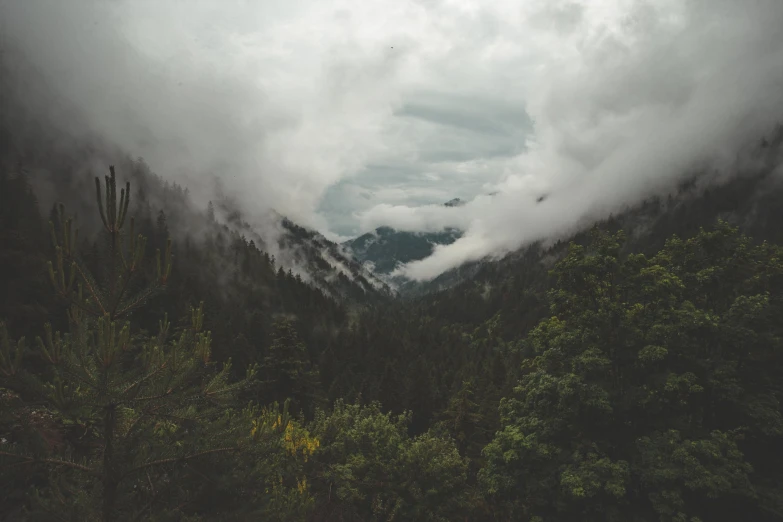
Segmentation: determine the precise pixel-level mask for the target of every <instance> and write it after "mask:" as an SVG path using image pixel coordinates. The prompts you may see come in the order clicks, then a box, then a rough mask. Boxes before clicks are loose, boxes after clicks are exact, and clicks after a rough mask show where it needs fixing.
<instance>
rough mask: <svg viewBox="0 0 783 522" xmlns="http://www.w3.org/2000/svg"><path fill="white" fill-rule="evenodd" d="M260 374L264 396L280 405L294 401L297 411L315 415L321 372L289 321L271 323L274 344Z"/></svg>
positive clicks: (264, 360) (280, 319) (283, 318)
mask: <svg viewBox="0 0 783 522" xmlns="http://www.w3.org/2000/svg"><path fill="white" fill-rule="evenodd" d="M261 375H262V376H263V379H264V392H265V394H264V396H265V397H268V398H271V399H273V400H276V401H278V402H283V401H285V400H286V399H291V405H292V408H294V409H295V411H296V410H299V409H305V410H307V411H309V412H312V406H314V405H316V404H317V403H318V402H320V400H321V390H320V388H321V385H320V380H319V376H318V370H317V368H315V367H314V366H313V364H312V363H311V361H310V358H309V354H308V353H307V348H306V347H305V345H304V343H302V341H301V340H300V338H299V334H298V333H297V332H296V329H295V328H294V325H293V323H292V321H291V320H290V319H288V318H285V317H280V318H278V319H276V320H275V321H274V323H273V324H272V344H271V345H270V346H269V348H268V350H267V353H266V355H265V356H264V359H263V362H262V364H261Z"/></svg>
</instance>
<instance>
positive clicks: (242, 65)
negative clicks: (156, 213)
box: [0, 0, 783, 280]
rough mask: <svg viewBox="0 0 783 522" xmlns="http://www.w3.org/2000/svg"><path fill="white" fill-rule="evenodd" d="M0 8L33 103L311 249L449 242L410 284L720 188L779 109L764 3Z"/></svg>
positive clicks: (33, 4)
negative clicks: (352, 240) (321, 240)
mask: <svg viewBox="0 0 783 522" xmlns="http://www.w3.org/2000/svg"><path fill="white" fill-rule="evenodd" d="M0 18H1V19H2V20H3V22H2V27H0V31H2V46H3V48H4V50H7V52H14V53H19V54H20V55H21V56H23V57H24V59H25V60H28V61H29V63H30V64H31V65H32V67H33V68H34V69H35V71H36V75H38V76H36V80H35V81H37V82H44V83H45V84H46V85H47V89H49V90H50V91H51V92H52V93H55V95H53V96H49V97H46V98H43V97H41V96H40V94H39V93H38V92H37V91H34V90H31V91H30V92H29V94H28V95H29V99H28V100H26V103H27V104H28V105H29V106H31V107H35V108H36V110H38V111H40V113H41V114H44V115H46V116H47V117H48V118H50V119H54V120H56V122H57V124H58V128H60V129H61V130H62V132H67V133H70V134H72V135H74V136H78V135H86V134H92V135H97V136H100V137H101V138H102V139H103V140H105V141H106V142H107V143H110V144H112V145H113V146H116V147H118V148H119V149H121V150H123V151H125V152H126V153H127V154H129V155H131V156H133V157H136V156H141V157H143V158H145V160H146V161H147V162H148V163H149V164H150V166H151V167H152V169H153V170H154V171H155V172H157V173H158V174H160V175H161V176H162V177H163V178H164V179H166V180H169V181H173V182H177V183H180V184H182V185H184V186H187V187H188V188H189V189H190V191H191V194H192V195H193V196H194V198H195V199H196V201H197V202H198V203H199V204H202V205H206V201H207V200H208V199H211V198H213V197H214V196H215V193H216V192H215V191H216V190H217V189H216V187H219V190H220V192H221V193H222V194H225V195H226V196H227V197H230V198H232V199H233V200H235V201H237V202H238V204H239V205H240V206H241V207H242V211H243V215H244V216H245V219H246V220H247V221H249V222H250V223H251V224H253V225H256V224H261V223H263V222H264V220H265V219H267V218H266V217H265V216H268V215H269V212H270V211H271V210H274V211H276V212H277V213H279V214H281V215H284V216H287V217H289V218H290V219H291V220H293V221H294V222H296V223H299V224H301V225H303V226H307V227H311V228H314V229H317V230H319V231H320V232H322V233H323V234H324V235H325V236H326V237H328V238H330V239H341V238H344V237H346V236H349V235H353V234H356V233H359V232H362V231H367V230H371V229H373V228H375V227H377V226H381V225H387V226H392V227H395V228H398V229H401V230H410V231H428V230H438V229H441V228H443V227H445V226H456V227H459V228H461V229H462V230H464V231H465V234H464V236H463V237H462V238H461V239H459V240H458V241H456V242H455V243H453V244H451V245H448V246H441V247H438V248H437V249H436V250H435V252H434V254H433V255H432V256H431V257H429V258H427V259H425V260H423V261H420V262H414V263H411V264H409V265H407V266H405V267H403V268H401V269H400V271H399V273H400V274H402V275H405V276H407V277H410V278H412V279H417V280H426V279H431V278H433V277H435V276H437V275H438V274H440V273H442V272H444V271H446V270H448V269H450V268H454V267H456V266H459V265H460V264H462V263H464V262H467V261H472V260H477V259H481V258H484V257H486V256H494V257H497V256H500V255H503V254H504V253H506V252H509V251H512V250H514V249H516V248H519V247H520V246H523V245H524V244H526V243H529V242H532V241H536V240H538V239H542V238H545V237H553V236H559V235H563V234H565V233H567V232H568V231H570V230H573V229H574V228H575V227H577V226H579V225H580V224H583V223H584V222H585V220H586V219H597V218H600V217H602V216H605V215H608V214H609V213H611V212H615V211H617V210H619V209H621V208H623V207H624V206H626V205H629V204H632V203H633V202H635V201H638V200H640V199H642V198H644V197H645V196H647V195H649V194H652V193H656V192H665V191H666V190H668V189H670V188H671V187H672V186H673V185H674V184H676V183H677V182H678V181H680V180H681V179H682V178H683V177H684V176H689V175H692V174H693V173H694V172H704V173H709V174H710V175H711V176H716V175H717V176H718V177H720V175H721V174H725V173H727V172H731V171H733V169H735V168H736V158H737V154H738V152H739V151H740V150H742V149H743V147H745V146H746V145H747V144H748V143H750V142H752V141H753V140H759V139H761V137H763V136H764V135H765V134H766V133H768V132H769V131H770V130H771V129H772V128H773V127H774V125H775V124H776V123H778V122H779V121H781V116H783V114H781V113H783V41H781V38H780V36H779V32H780V27H783V3H781V2H779V1H777V0H753V1H748V2H736V1H730V0H712V1H709V2H707V1H706V0H660V1H655V2H653V1H647V2H645V1H640V0H603V1H587V0H583V1H554V2H552V1H544V0H530V1H527V2H521V3H520V2H514V1H499V2H493V3H491V4H487V5H483V4H479V3H476V2H473V1H469V0H464V1H457V0H428V1H421V2H417V1H402V2H393V3H392V2H380V1H377V2H376V1H364V2H357V1H348V0H330V1H324V2H304V1H290V2H286V3H285V4H283V3H272V2H244V1H225V2H201V1H193V2H190V1H188V2H186V1H174V0H171V1H167V2H154V3H153V2H134V1H130V0H113V1H111V2H106V1H97V0H69V1H67V2H65V1H57V0H51V1H46V0H39V1H22V0H0ZM17 73H18V74H20V75H26V74H28V73H27V72H25V71H21V70H20V71H17ZM64 107H67V108H69V109H68V110H65V109H64ZM216 180H219V183H218V182H217V181H216ZM487 194H493V195H491V196H489V195H487ZM544 195H545V196H546V198H545V199H543V200H542V201H541V202H537V200H538V199H539V198H540V197H541V196H544ZM452 197H461V198H462V199H463V200H468V201H469V203H468V204H467V205H464V206H461V207H444V206H443V205H442V203H443V202H445V201H447V200H449V199H451V198H452ZM259 226H261V225H259Z"/></svg>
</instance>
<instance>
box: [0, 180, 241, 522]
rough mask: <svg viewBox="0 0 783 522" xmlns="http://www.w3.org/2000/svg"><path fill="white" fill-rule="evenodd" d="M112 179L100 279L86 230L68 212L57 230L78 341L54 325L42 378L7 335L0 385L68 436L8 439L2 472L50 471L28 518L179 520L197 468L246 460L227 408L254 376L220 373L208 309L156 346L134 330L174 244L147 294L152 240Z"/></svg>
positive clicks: (57, 269)
mask: <svg viewBox="0 0 783 522" xmlns="http://www.w3.org/2000/svg"><path fill="white" fill-rule="evenodd" d="M110 172H111V175H110V176H106V178H105V186H104V187H103V191H105V198H104V197H102V187H101V183H100V180H99V179H98V178H96V180H95V184H96V189H97V200H98V208H99V211H100V216H101V220H102V223H103V232H104V235H105V239H106V241H105V242H104V245H103V246H104V247H105V249H104V250H105V251H104V255H103V257H102V258H101V259H102V264H101V266H100V271H99V272H100V273H99V274H93V273H91V272H90V271H89V270H88V269H87V267H86V266H85V263H84V262H83V261H82V260H81V259H80V257H79V255H78V253H77V252H76V248H75V246H76V244H77V237H78V230H77V229H76V228H75V226H74V223H73V221H72V220H71V219H70V218H66V217H65V216H64V214H63V207H62V206H60V207H59V213H60V216H59V217H60V219H59V221H60V223H59V224H60V226H59V230H56V227H55V225H54V223H50V226H51V236H52V241H53V243H54V246H55V260H54V263H50V264H49V276H50V279H51V281H52V283H53V285H54V288H55V290H56V293H57V295H58V296H59V297H60V298H62V299H64V300H66V301H68V303H69V305H70V307H69V308H68V320H69V324H70V331H69V332H68V333H65V334H61V333H60V332H54V331H52V328H51V326H50V325H49V324H47V325H46V326H45V334H44V336H43V337H42V338H41V337H39V338H38V339H37V347H38V352H37V353H36V354H34V355H36V356H38V357H41V358H43V359H44V360H45V361H46V363H47V367H46V368H45V369H44V371H42V372H39V373H32V372H30V371H28V370H27V369H26V367H24V366H23V364H22V363H23V360H24V358H25V357H28V356H30V355H31V354H30V352H31V350H30V349H28V347H27V343H26V342H25V340H24V339H21V340H20V341H18V342H13V341H11V340H10V339H8V336H7V333H6V329H5V327H4V326H0V340H2V342H0V376H1V377H2V382H0V386H2V387H5V388H6V389H8V390H12V391H13V392H14V393H15V394H16V395H18V397H21V398H22V399H23V400H24V401H25V402H26V403H28V404H34V405H36V411H37V412H38V414H39V415H42V416H45V417H46V418H48V419H51V422H50V423H49V425H54V426H55V427H54V428H52V429H53V431H54V432H56V433H57V434H58V438H59V441H58V443H57V444H48V445H37V446H36V445H32V444H26V443H25V442H26V441H24V440H16V441H7V442H9V443H6V444H4V445H3V450H2V451H0V457H1V458H2V467H4V468H6V470H7V469H8V468H9V467H10V468H18V467H19V466H41V467H44V468H46V469H47V470H48V472H49V483H48V487H47V488H42V490H41V492H40V494H37V495H35V497H36V499H37V500H38V502H36V503H35V504H36V507H35V508H32V511H31V513H33V512H35V511H36V510H38V511H43V512H47V513H48V515H47V517H51V516H55V517H56V518H59V519H61V520H102V521H114V520H129V519H134V518H136V519H141V518H145V519H146V518H149V517H150V516H151V513H152V512H153V509H157V510H163V511H166V510H175V507H173V506H175V505H177V504H179V503H181V502H182V501H183V498H182V496H183V495H184V496H186V495H187V492H183V491H182V490H177V489H176V488H173V487H172V482H173V481H174V477H177V476H179V475H178V474H181V473H183V470H185V471H186V470H187V468H188V466H189V464H190V463H195V461H203V460H204V459H210V458H212V457H213V456H216V455H219V454H228V453H234V452H237V451H239V450H240V449H241V443H242V441H243V440H244V438H245V437H247V436H249V425H250V422H249V419H248V418H247V415H250V414H251V411H250V410H245V411H244V412H237V411H234V410H232V409H231V408H230V406H231V405H232V400H233V398H234V396H235V395H236V394H237V393H238V392H239V391H241V390H243V389H244V388H246V387H248V386H250V384H251V383H252V381H253V378H254V374H255V368H254V367H251V368H249V369H248V371H247V375H246V377H245V378H244V379H242V380H240V381H239V382H234V383H230V382H229V381H228V375H229V370H230V362H229V363H227V364H224V365H223V366H222V367H221V368H219V369H218V368H215V364H214V363H213V362H211V361H210V353H211V342H212V339H211V333H210V332H208V331H204V330H203V328H202V325H203V305H202V306H201V307H199V308H198V309H193V310H192V316H191V321H190V325H189V326H188V327H184V328H181V329H180V330H179V331H172V329H171V327H170V323H169V321H168V318H167V317H164V318H162V319H161V320H160V322H159V331H158V334H157V335H155V336H153V337H147V336H144V335H140V334H138V333H136V332H135V331H134V329H133V328H132V327H131V324H130V323H129V322H128V318H129V317H130V314H131V312H132V311H133V310H135V309H137V308H138V307H140V306H141V305H143V303H144V302H145V301H146V300H147V299H148V298H149V297H150V296H152V295H153V294H154V293H156V292H158V291H160V290H162V289H163V288H164V287H165V286H166V283H167V281H168V278H169V275H170V271H171V241H170V240H169V241H168V243H167V246H166V250H165V253H164V255H162V256H161V252H160V250H158V252H157V263H156V270H155V274H154V279H153V282H152V283H151V284H146V285H145V284H143V283H144V279H145V274H144V272H145V271H146V270H145V265H144V263H143V261H144V254H145V247H146V239H145V238H144V237H143V236H141V235H135V234H134V222H133V219H132V218H131V219H130V231H129V232H127V233H126V232H125V229H124V224H125V221H126V214H127V210H128V203H129V198H130V184H129V183H128V184H126V187H125V188H124V189H122V190H121V191H120V194H119V200H118V198H117V190H116V188H117V187H116V178H115V173H114V168H113V167H111V168H110ZM243 413H244V415H243ZM240 421H247V422H240ZM47 519H49V518H47Z"/></svg>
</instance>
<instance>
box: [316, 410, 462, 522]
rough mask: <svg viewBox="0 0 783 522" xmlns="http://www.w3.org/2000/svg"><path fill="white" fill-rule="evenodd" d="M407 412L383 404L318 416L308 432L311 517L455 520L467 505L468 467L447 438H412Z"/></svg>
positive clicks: (319, 413)
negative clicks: (315, 441) (316, 442)
mask: <svg viewBox="0 0 783 522" xmlns="http://www.w3.org/2000/svg"><path fill="white" fill-rule="evenodd" d="M409 422H410V414H403V415H398V416H393V415H391V414H390V413H386V414H384V413H382V412H381V409H380V405H378V404H377V403H373V404H370V405H367V406H361V405H359V404H352V405H350V404H349V405H346V404H344V403H343V402H342V401H338V402H337V403H336V404H335V406H334V410H333V411H331V412H325V411H319V412H318V414H317V416H316V418H315V420H314V421H313V423H312V426H311V428H310V430H311V432H312V433H313V434H315V435H316V436H317V437H318V438H319V439H320V442H321V445H320V448H319V449H318V450H317V451H316V452H315V454H314V455H313V468H314V478H313V483H314V485H315V487H316V490H317V495H316V510H315V517H316V520H332V519H333V517H335V516H338V515H337V514H338V513H339V519H340V520H357V521H358V520H366V521H372V520H385V521H390V520H453V519H454V517H455V516H457V515H458V514H459V513H460V510H461V509H463V508H464V507H465V500H464V498H463V497H464V491H465V486H466V476H467V475H466V471H467V463H466V461H465V459H464V458H462V457H460V455H459V453H458V451H457V449H456V447H455V446H454V443H453V441H452V440H451V439H449V438H444V437H439V436H436V435H434V434H432V433H425V434H422V435H420V436H418V437H414V438H411V437H409V435H408V432H407V427H408V423H409Z"/></svg>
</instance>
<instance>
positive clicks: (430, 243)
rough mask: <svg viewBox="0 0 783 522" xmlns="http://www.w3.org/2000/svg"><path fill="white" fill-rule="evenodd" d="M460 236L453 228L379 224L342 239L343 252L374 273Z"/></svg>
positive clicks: (389, 270)
mask: <svg viewBox="0 0 783 522" xmlns="http://www.w3.org/2000/svg"><path fill="white" fill-rule="evenodd" d="M461 236H462V232H461V231H459V230H457V229H455V228H447V229H445V230H443V231H442V232H404V231H399V230H394V229H393V228H391V227H379V228H376V229H375V230H374V231H373V232H368V233H367V234H363V235H361V236H359V237H357V238H355V239H351V240H349V241H346V242H344V243H343V247H344V248H345V250H346V252H347V253H349V254H350V255H351V256H352V257H353V258H354V259H356V260H357V261H359V262H361V263H364V264H368V265H369V266H370V267H372V270H373V272H375V273H376V274H383V275H388V274H391V273H392V272H393V271H394V269H395V268H397V267H398V266H399V265H402V264H405V263H409V262H411V261H418V260H420V259H424V258H425V257H428V256H429V255H431V254H432V252H433V250H434V249H435V246H436V245H450V244H451V243H453V242H454V241H456V240H457V239H459V238H460V237H461Z"/></svg>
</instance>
